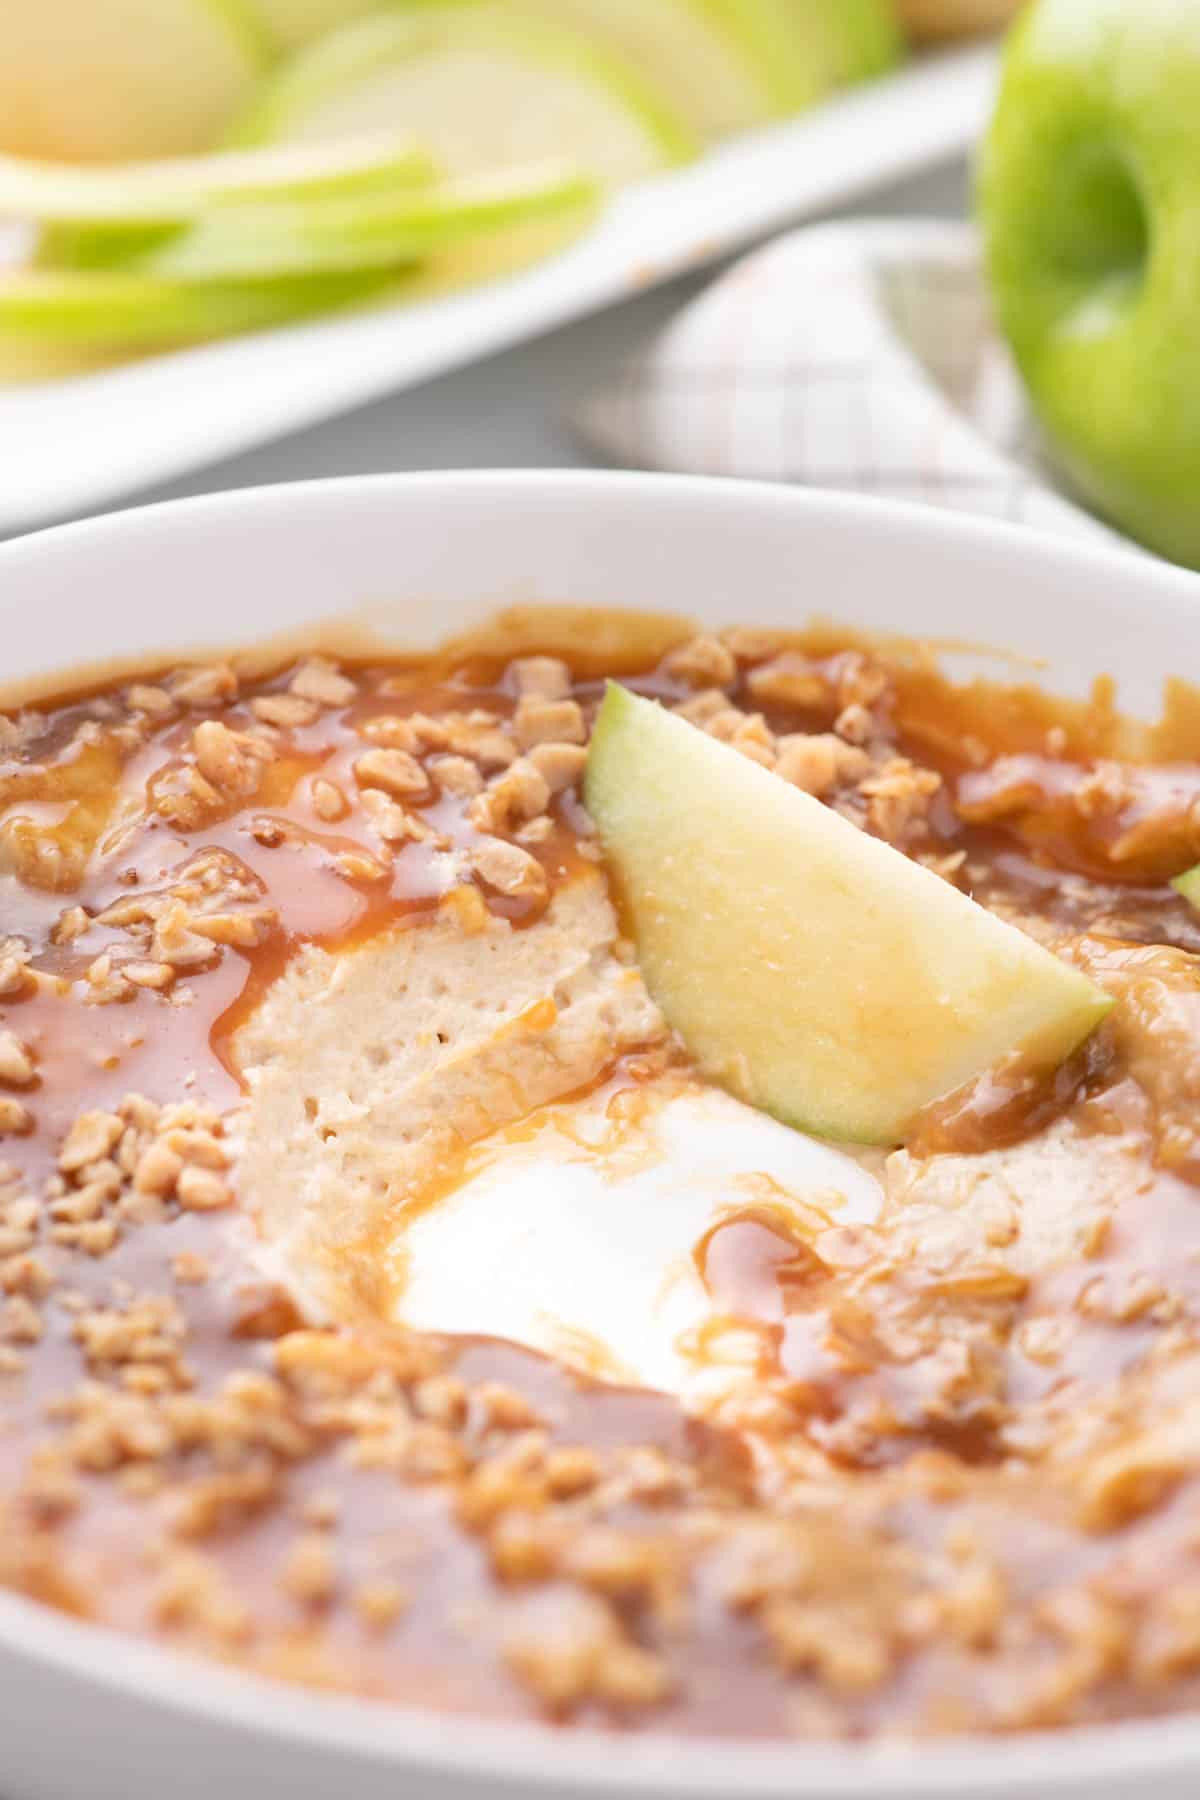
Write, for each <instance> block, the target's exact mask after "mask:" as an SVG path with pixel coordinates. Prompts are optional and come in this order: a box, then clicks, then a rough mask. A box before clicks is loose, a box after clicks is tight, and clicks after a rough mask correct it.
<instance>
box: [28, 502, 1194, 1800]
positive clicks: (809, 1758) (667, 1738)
mask: <svg viewBox="0 0 1200 1800" xmlns="http://www.w3.org/2000/svg"><path fill="white" fill-rule="evenodd" d="M422 488H424V489H427V490H432V491H438V490H440V491H442V492H443V493H445V492H450V493H451V494H453V493H455V492H457V493H460V494H461V497H462V499H463V501H464V503H466V502H469V501H470V500H471V499H472V498H480V497H486V496H489V495H490V496H491V497H494V498H500V497H503V495H504V494H505V493H506V492H512V493H513V494H514V495H519V496H520V497H522V498H525V499H527V498H528V497H529V495H530V493H531V492H532V493H536V492H537V491H539V490H540V491H542V492H543V493H544V494H545V495H546V496H547V498H550V497H552V496H553V495H554V494H555V493H566V492H568V491H569V492H571V493H572V494H573V495H575V496H577V497H583V498H586V497H587V495H588V493H589V491H595V492H597V493H600V492H603V493H605V494H610V493H612V492H614V491H616V492H623V493H625V494H627V495H628V496H629V497H630V499H631V500H632V499H634V497H635V496H636V497H639V498H640V499H641V500H642V501H644V500H646V499H647V498H651V499H652V498H653V496H654V495H656V494H662V495H664V497H665V496H666V495H668V494H671V495H673V496H675V497H676V498H678V499H682V500H688V499H691V500H694V501H696V502H698V503H703V504H705V505H706V506H711V505H713V504H714V502H716V503H718V504H720V505H722V506H726V507H733V508H735V509H736V508H738V507H739V506H741V505H743V504H744V505H747V506H758V507H769V508H778V509H780V510H787V511H789V512H792V513H794V514H795V516H796V519H797V523H798V524H799V525H802V524H803V521H804V519H805V517H808V518H811V519H814V520H816V519H822V520H825V521H830V520H832V521H839V520H840V521H843V522H845V523H847V524H851V523H853V524H856V525H857V526H858V527H859V528H861V529H862V530H863V531H865V532H868V533H870V532H872V531H874V530H878V529H883V530H885V531H886V530H888V529H889V528H890V529H891V530H894V531H895V533H896V534H897V535H907V536H909V537H916V538H921V537H925V538H928V539H931V540H934V541H936V540H938V539H946V538H951V539H957V540H959V541H960V542H964V543H974V545H975V546H976V547H978V548H979V549H980V550H981V551H985V552H986V551H988V550H993V551H995V553H996V554H998V555H1000V556H1001V557H1003V558H1004V559H1006V560H1007V559H1008V558H1011V557H1014V556H1015V557H1017V558H1018V559H1021V558H1023V557H1032V558H1035V559H1038V560H1041V561H1043V562H1045V563H1048V564H1049V565H1051V566H1057V567H1058V568H1059V569H1061V571H1062V573H1063V576H1064V578H1066V579H1070V578H1074V579H1075V580H1081V579H1086V576H1087V574H1088V571H1089V570H1092V571H1096V572H1100V571H1101V570H1102V571H1104V573H1105V574H1106V575H1107V576H1109V577H1110V578H1111V575H1112V572H1113V568H1114V562H1115V561H1119V562H1120V563H1121V564H1122V566H1123V568H1124V569H1125V570H1126V571H1127V574H1128V579H1129V581H1130V582H1131V583H1132V584H1135V585H1141V586H1148V587H1151V588H1156V589H1158V593H1157V595H1156V599H1157V600H1158V601H1159V603H1160V604H1163V605H1164V608H1165V610H1166V611H1168V612H1177V613H1178V614H1181V615H1185V616H1186V615H1187V614H1190V613H1191V612H1193V611H1195V612H1196V613H1197V616H1198V617H1200V577H1197V576H1196V575H1193V574H1190V573H1188V572H1186V571H1183V570H1179V569H1174V568H1170V567H1168V566H1166V565H1163V564H1159V563H1156V562H1154V561H1152V560H1151V559H1149V558H1143V557H1141V556H1137V555H1135V554H1134V553H1132V552H1126V551H1124V550H1116V551H1114V550H1113V549H1111V548H1109V547H1106V546H1097V545H1095V544H1091V543H1076V542H1074V541H1072V540H1069V539H1066V538H1063V539H1058V538H1053V537H1050V536H1048V535H1042V534H1040V533H1033V532H1030V531H1029V530H1027V529H1026V528H1024V527H1020V526H1011V525H1009V524H1006V523H1003V522H998V521H995V520H988V519H977V518H972V517H969V516H964V515H960V514H949V513H946V512H942V511H939V510H937V509H935V508H932V507H922V506H917V505H912V504H908V503H904V502H894V501H883V500H875V499H862V498H859V497H857V496H853V495H846V494H838V493H833V492H825V491H822V490H812V489H805V490H801V489H796V488H788V487H781V486H777V485H773V484H768V483H765V482H753V481H741V480H717V479H713V478H711V477H698V476H675V475H667V474H657V473H654V474H651V473H633V472H624V471H622V472H618V471H594V470H557V469H521V470H508V469H485V470H468V471H458V470H451V471H429V472H424V473H419V474H404V475H378V476H367V477H361V476H348V477H340V478H335V479H331V480H316V481H305V482H297V483H289V484H280V485H278V486H266V487H258V488H246V489H238V490H233V491H230V492H226V493H220V494H210V495H201V496H197V497H193V498H189V499H184V500H174V501H164V502H160V503H158V504H156V505H153V506H147V507H140V508H132V509H128V510H125V511H120V512H116V513H106V514H102V515H100V516H99V517H96V518H91V519H84V520H79V521H75V522H73V523H71V524H67V525H60V526H54V527H51V528H49V529H47V530H44V531H38V532H34V533H31V534H29V535H27V536H25V537H22V538H19V539H16V540H12V541H10V542H9V543H7V544H0V583H2V582H3V578H4V576H6V575H9V574H13V573H16V572H18V571H19V570H20V569H21V568H22V567H23V566H30V565H36V563H37V562H38V561H40V560H41V558H42V557H43V556H46V555H54V554H56V553H57V551H58V550H59V549H60V548H64V549H65V548H68V547H69V548H70V550H71V551H73V552H74V551H78V552H79V553H81V554H85V553H86V551H87V548H88V545H89V542H91V543H96V544H99V543H101V542H103V541H104V540H105V539H107V538H109V537H111V536H117V537H120V536H123V535H126V534H131V533H132V534H136V533H138V532H140V531H142V530H144V529H146V527H147V525H149V526H151V527H153V528H158V527H161V526H165V527H166V528H167V529H168V530H170V529H172V528H173V526H174V524H175V522H176V521H179V522H181V523H182V522H188V523H191V524H196V523H199V524H201V525H203V524H204V523H206V522H208V521H209V520H211V523H212V524H213V526H214V528H219V527H220V526H221V525H222V524H228V523H230V522H232V521H235V520H237V519H238V518H239V517H241V516H244V515H245V514H246V513H250V512H254V511H256V510H263V511H269V510H272V509H276V508H278V509H280V510H281V511H283V510H285V509H286V508H287V507H290V506H293V505H303V504H304V503H305V502H306V501H308V502H316V503H322V502H330V501H336V500H337V499H338V498H339V497H345V498H350V497H354V496H366V497H369V498H372V499H374V498H378V499H379V501H380V502H381V503H386V500H387V497H388V496H389V495H392V494H399V493H408V492H410V491H412V490H417V491H419V490H421V489H422ZM2 605H3V600H2V598H0V607H2ZM0 1645H3V1646H5V1647H7V1648H8V1649H9V1650H10V1651H11V1652H12V1653H14V1654H15V1655H18V1656H20V1657H23V1658H25V1659H28V1660H31V1661H33V1662H35V1663H36V1664H38V1665H39V1666H40V1668H41V1669H42V1670H43V1672H44V1675H45V1677H46V1679H52V1678H53V1675H54V1673H55V1671H58V1672H61V1673H62V1674H64V1675H67V1676H71V1677H74V1678H76V1679H77V1680H79V1681H80V1682H82V1683H86V1684H88V1685H90V1686H92V1687H94V1688H96V1689H99V1690H100V1691H102V1692H104V1691H107V1692H110V1693H113V1694H117V1693H133V1694H136V1695H137V1696H138V1697H139V1698H140V1699H142V1700H144V1701H147V1702H149V1703H151V1704H152V1705H153V1706H155V1707H156V1708H158V1709H160V1710H161V1711H162V1712H163V1713H167V1714H172V1713H173V1714H175V1715H176V1716H178V1717H187V1718H190V1719H192V1720H196V1721H199V1722H201V1723H203V1722H205V1721H208V1722H211V1723H212V1724H213V1725H214V1727H217V1726H233V1727H235V1728H239V1729H241V1730H244V1731H246V1732H248V1733H250V1734H252V1735H254V1736H256V1737H258V1738H261V1739H274V1740H276V1741H284V1742H287V1743H289V1744H291V1745H299V1746H303V1745H306V1744H307V1745H311V1746H314V1747H317V1746H319V1747H321V1748H322V1749H325V1750H331V1751H336V1752H338V1753H340V1754H342V1755H344V1756H345V1758H346V1762H347V1768H348V1771H349V1769H351V1768H352V1767H353V1764H354V1763H355V1762H356V1761H358V1762H362V1763H368V1762H369V1763H384V1764H387V1763H394V1764H395V1765H396V1766H397V1768H398V1769H399V1768H405V1769H406V1771H407V1772H408V1773H410V1774H416V1773H420V1772H421V1771H422V1770H424V1771H426V1772H428V1773H429V1774H430V1775H435V1774H436V1775H447V1776H449V1775H454V1774H464V1775H468V1774H469V1775H471V1776H474V1777H476V1778H478V1777H480V1776H494V1777H495V1778H496V1779H497V1781H501V1782H503V1783H504V1784H505V1786H506V1787H507V1788H509V1791H511V1787H510V1784H512V1783H514V1782H520V1783H521V1784H523V1786H524V1787H526V1788H527V1789H528V1791H529V1793H530V1794H531V1795H536V1793H537V1791H538V1790H539V1789H543V1788H552V1789H554V1791H555V1793H560V1792H562V1791H563V1789H564V1787H569V1788H570V1790H571V1791H573V1792H576V1793H578V1794H579V1796H580V1797H581V1800H583V1796H585V1795H589V1794H594V1795H597V1796H600V1795H605V1794H609V1793H618V1792H620V1791H621V1790H623V1789H628V1788H630V1787H631V1786H633V1785H635V1784H637V1785H638V1786H639V1788H640V1789H642V1790H644V1791H648V1790H650V1789H658V1790H659V1791H660V1792H662V1793H663V1794H664V1795H666V1794H681V1795H683V1794H687V1795H696V1796H712V1797H713V1800H717V1797H720V1800H727V1797H728V1795H729V1794H731V1793H736V1794H738V1795H741V1796H745V1797H746V1800H752V1797H754V1796H760V1795H761V1796H763V1797H764V1800H768V1797H774V1796H779V1797H780V1800H782V1797H783V1796H785V1795H786V1796H789V1800H800V1797H802V1796H803V1794H804V1793H805V1792H806V1791H809V1790H815V1791H817V1792H819V1793H820V1794H821V1796H822V1797H824V1796H830V1797H833V1796H838V1797H839V1800H889V1797H891V1796H896V1797H897V1800H901V1797H902V1800H912V1796H914V1794H916V1793H917V1792H919V1793H920V1794H921V1796H922V1797H924V1796H928V1797H929V1800H935V1797H936V1796H939V1795H945V1796H952V1797H955V1800H957V1797H959V1796H961V1795H962V1794H964V1793H967V1792H973V1791H976V1790H980V1791H986V1793H988V1794H989V1795H991V1794H999V1793H1003V1794H1005V1795H1009V1794H1011V1795H1012V1796H1014V1800H1020V1797H1022V1796H1024V1797H1026V1800H1041V1796H1042V1795H1044V1794H1047V1793H1049V1791H1050V1790H1051V1788H1058V1789H1060V1790H1062V1789H1064V1788H1065V1790H1066V1791H1067V1792H1069V1793H1070V1794H1071V1795H1075V1794H1076V1793H1078V1794H1080V1795H1082V1794H1083V1792H1084V1791H1085V1789H1087V1788H1089V1787H1090V1786H1091V1784H1093V1783H1101V1782H1108V1783H1111V1782H1112V1781H1114V1780H1116V1779H1122V1778H1125V1779H1129V1780H1137V1779H1139V1778H1142V1779H1144V1778H1149V1777H1158V1778H1160V1779H1162V1778H1166V1777H1168V1776H1172V1775H1181V1774H1191V1775H1192V1776H1193V1777H1200V1716H1195V1715H1191V1716H1189V1715H1186V1714H1181V1715H1178V1716H1173V1717H1168V1718H1155V1719H1145V1720H1137V1721H1132V1722H1128V1723H1122V1724H1112V1725H1095V1726H1087V1727H1080V1728H1075V1729H1071V1730H1067V1731H1060V1732H1038V1733H1025V1734H1020V1735H1012V1736H1007V1737H1003V1738H997V1737H994V1736H993V1737H978V1736H977V1737H967V1738H961V1739H952V1740H944V1741H940V1742H937V1743H920V1744H917V1743H896V1742H886V1743H881V1744H876V1745H869V1746H865V1745H864V1746H843V1745H833V1744H830V1745H823V1744H814V1743H811V1742H808V1741H804V1742H800V1741H787V1742H779V1741H771V1742H754V1741H746V1740H739V1739H728V1738H724V1739H721V1738H699V1737H694V1736H688V1737H682V1736H674V1735H668V1734H666V1733H658V1732H643V1733H637V1734H631V1733H628V1732H619V1733H614V1732H603V1731H597V1730H593V1729H582V1730H581V1729H576V1728H568V1729H560V1728H554V1727H550V1726H544V1725H539V1724H536V1723H524V1722H522V1723H498V1722H495V1721H491V1720H476V1719H472V1718H471V1717H470V1716H469V1715H463V1714H450V1715H441V1714H436V1713H432V1712H429V1711H427V1710H423V1709H416V1708H412V1707H405V1706H398V1705H394V1704H389V1703H385V1702H380V1701H372V1700H363V1699H355V1698H346V1697H339V1696H332V1695H329V1694H325V1693H320V1692H313V1691H311V1690H309V1689H305V1688H300V1687H293V1686H290V1685H288V1684H285V1683H282V1682H275V1681H269V1680H265V1679H263V1678H261V1677H258V1676H255V1675H250V1674H243V1673H240V1672H239V1673H232V1672H229V1671H226V1670H224V1669H221V1668H220V1667H218V1666H216V1665H210V1664H207V1663H205V1662H203V1661H201V1660H199V1659H198V1658H195V1657H192V1656H189V1655H183V1654H180V1653H178V1652H176V1651H173V1650H169V1649H166V1650H164V1648H162V1647H160V1646H156V1645H154V1644H149V1643H146V1642H144V1641H141V1640H138V1639H135V1638H133V1637H130V1636H127V1635H125V1634H122V1633H120V1632H116V1631H113V1630H110V1629H108V1628H106V1627H99V1626H94V1625H89V1624H86V1623H82V1622H80V1621H78V1620H75V1619H72V1618H70V1617H68V1616H66V1615H63V1614H59V1613H56V1612H55V1611H53V1610H52V1609H51V1608H49V1607H46V1606H43V1605H41V1604H39V1603H36V1602H33V1601H30V1600H27V1599H24V1598H23V1597H21V1596H19V1595H16V1594H13V1593H10V1592H6V1591H0ZM617 1749H619V1754H618V1755H614V1750H617ZM1001 1763H1002V1766H1001ZM1105 1791H1106V1792H1107V1791H1109V1790H1108V1789H1106V1790H1105Z"/></svg>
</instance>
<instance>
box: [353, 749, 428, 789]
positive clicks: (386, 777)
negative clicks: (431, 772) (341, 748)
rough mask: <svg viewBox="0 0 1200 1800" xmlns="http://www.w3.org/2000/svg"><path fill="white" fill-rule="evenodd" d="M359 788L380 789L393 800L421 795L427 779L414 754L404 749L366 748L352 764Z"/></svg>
mask: <svg viewBox="0 0 1200 1800" xmlns="http://www.w3.org/2000/svg"><path fill="white" fill-rule="evenodd" d="M354 776H355V780H356V781H357V782H358V785H359V786H360V787H364V788H382V790H383V792H384V793H385V794H390V795H391V797H392V798H393V799H394V800H415V799H421V798H424V797H425V796H426V795H427V794H428V792H429V780H428V777H427V776H426V774H425V771H424V769H423V768H422V767H421V765H420V763H419V762H418V761H417V759H416V757H415V756H410V755H409V753H408V751H407V750H368V751H367V752H366V754H365V755H363V756H360V757H359V758H358V761H357V762H356V763H355V765H354Z"/></svg>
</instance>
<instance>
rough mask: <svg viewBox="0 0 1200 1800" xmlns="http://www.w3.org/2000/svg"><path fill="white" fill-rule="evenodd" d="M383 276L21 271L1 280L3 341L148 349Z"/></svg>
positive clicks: (333, 298)
mask: <svg viewBox="0 0 1200 1800" xmlns="http://www.w3.org/2000/svg"><path fill="white" fill-rule="evenodd" d="M382 285H383V282H382V280H381V278H380V277H379V276H378V275H374V276H372V275H368V274H328V275H311V276H306V277H296V276H292V277H288V278H285V279H282V280H277V279H272V280H268V281H257V282H250V281H244V282H195V283H187V282H178V281H168V280H163V279H158V278H155V277H153V276H147V275H135V274H129V273H125V272H122V271H111V270H89V271H83V272H79V271H73V272H68V273H65V274H61V273H55V272H54V271H50V270H32V271H22V272H20V273H18V274H16V275H11V276H5V277H4V278H3V279H0V344H4V343H8V344H9V345H13V344H17V343H21V342H27V343H31V344H46V345H52V346H54V347H55V348H56V349H63V348H72V349H76V350H110V349H111V350H116V349H120V350H147V349H160V348H163V347H164V346H167V345H171V344H183V343H188V342H191V341H194V340H197V339H202V338H211V337H224V336H228V335H230V334H233V333H236V332H243V331H258V330H264V329H265V328H266V327H268V326H272V325H282V324H287V323H289V322H290V321H292V320H295V319H303V318H307V317H309V316H310V315H312V314H315V313H319V312H324V311H328V310H329V309H330V308H333V307H337V306H345V305H349V304H351V303H353V302H355V301H359V300H363V299H368V298H370V297H371V296H372V295H373V294H375V293H377V292H378V291H379V290H380V288H381V287H382Z"/></svg>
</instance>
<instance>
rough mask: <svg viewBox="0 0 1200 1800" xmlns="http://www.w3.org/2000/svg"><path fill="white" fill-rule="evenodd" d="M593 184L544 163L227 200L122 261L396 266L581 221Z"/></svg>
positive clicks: (212, 276)
mask: <svg viewBox="0 0 1200 1800" xmlns="http://www.w3.org/2000/svg"><path fill="white" fill-rule="evenodd" d="M598 192H599V190H598V189H597V186H596V184H595V182H593V181H591V180H589V179H588V178H587V177H586V176H582V175H580V174H578V173H577V172H576V171H575V170H573V169H570V168H563V167H561V166H560V165H556V164H550V165H543V166H539V167H537V168H534V169H530V170H516V169H513V170H506V171H502V172H501V173H500V174H497V175H478V176H473V177H463V178H462V179H461V180H459V181H451V182H445V183H441V184H438V185H437V186H434V187H430V188H427V189H417V190H415V191H412V192H409V193H403V192H401V193H399V194H395V195H387V194H368V195H365V196H362V197H360V198H355V199H347V200H326V201H321V202H320V203H319V204H308V205H304V204H298V203H293V204H283V203H280V204H276V205H272V206H245V207H236V208H229V209H227V210H226V211H224V212H222V213H221V214H220V215H212V216H210V217H209V218H207V219H204V220H202V221H200V223H198V224H197V225H195V226H193V227H192V228H191V229H190V230H188V231H186V232H185V233H184V234H183V235H182V236H180V237H175V238H173V239H172V240H171V241H170V242H169V243H168V244H166V245H165V246H163V247H161V248H152V249H150V250H149V251H147V252H146V253H145V254H143V255H141V256H135V257H132V258H126V259H123V260H122V263H121V265H120V266H122V267H127V268H132V269H135V270H138V271H140V272H141V273H143V274H148V275H155V276H159V277H162V278H165V279H169V280H175V281H192V282H194V281H213V280H219V281H227V280H236V279H240V278H245V277H254V278H258V277H262V276H277V275H288V274H297V275H303V274H311V273H314V272H316V271H318V270H334V269H372V268H384V267H388V266H392V267H394V266H396V265H397V264H402V263H406V262H413V261H416V260H418V259H420V258H423V257H426V256H429V255H432V254H434V253H436V252H438V251H444V250H448V249H451V248H452V247H454V246H456V245H458V244H461V243H462V242H463V241H464V240H467V239H472V238H475V237H479V236H483V235H487V234H492V233H496V232H502V231H505V230H509V229H512V228H514V227H517V226H522V225H526V224H529V223H531V222H533V221H549V220H566V219H568V218H571V217H574V218H575V220H576V221H577V222H578V224H579V225H582V224H583V223H584V222H585V221H586V219H588V218H590V217H591V214H592V212H593V210H594V207H595V204H596V202H597V199H598Z"/></svg>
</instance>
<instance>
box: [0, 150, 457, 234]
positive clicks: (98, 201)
mask: <svg viewBox="0 0 1200 1800" xmlns="http://www.w3.org/2000/svg"><path fill="white" fill-rule="evenodd" d="M435 174H436V170H435V168H434V165H433V163H432V162H431V161H430V159H429V157H428V156H426V155H425V153H424V151H422V150H419V149H417V148H416V147H415V146H414V145H413V144H412V143H410V142H407V141H401V140H399V139H398V138H397V137H396V136H395V135H394V134H389V135H387V136H385V137H380V136H377V135H376V136H371V137H368V138H363V139H353V138H348V139H343V140H341V141H340V142H338V143H336V144H322V145H291V146H289V147H287V148H284V149H265V150H247V151H240V152H239V151H218V152H216V153H214V154H212V155H210V156H197V157H181V158H175V159H167V160H163V161H157V162H148V163H122V164H121V165H120V166H119V167H118V168H115V169H110V168H102V167H101V168H95V167H88V166H83V167H74V168H73V167H70V166H68V165H64V164H61V163H45V162H36V161H30V160H27V159H25V158H22V157H15V156H4V155H0V217H4V218H10V219H36V220H41V221H51V220H53V221H66V222H70V223H71V224H76V225H78V224H83V223H85V222H86V223H88V224H95V225H113V226H116V227H121V228H124V227H126V226H130V225H143V226H153V225H173V224H176V223H178V222H181V221H184V220H187V219H193V218H197V217H198V216H199V215H200V214H202V213H204V212H207V211H208V210H209V209H210V208H212V207H220V206H225V205H232V204H238V205H240V204H243V203H247V202H254V201H306V200H313V201H315V200H327V199H337V198H344V199H348V198H354V197H356V196H358V195H360V194H363V193H370V192H375V191H380V190H383V191H391V190H393V189H395V188H397V187H409V186H413V185H416V184H419V183H425V182H430V181H432V180H433V179H434V176H435Z"/></svg>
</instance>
